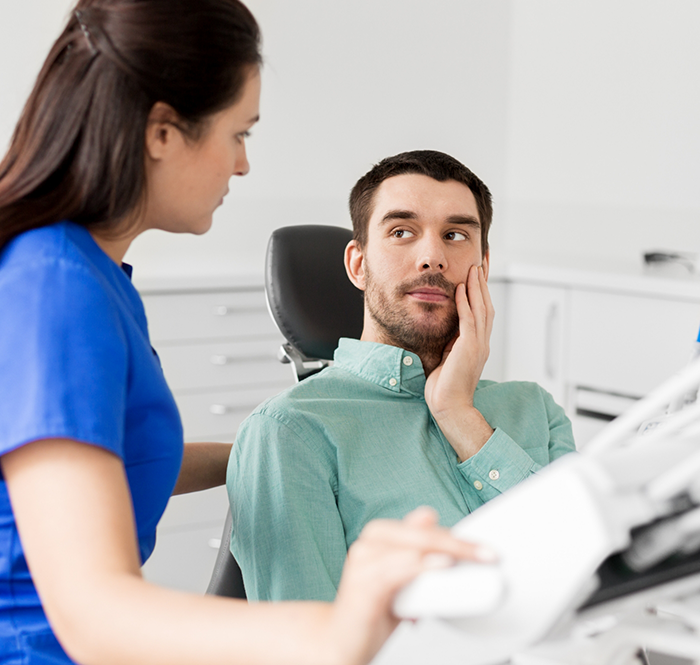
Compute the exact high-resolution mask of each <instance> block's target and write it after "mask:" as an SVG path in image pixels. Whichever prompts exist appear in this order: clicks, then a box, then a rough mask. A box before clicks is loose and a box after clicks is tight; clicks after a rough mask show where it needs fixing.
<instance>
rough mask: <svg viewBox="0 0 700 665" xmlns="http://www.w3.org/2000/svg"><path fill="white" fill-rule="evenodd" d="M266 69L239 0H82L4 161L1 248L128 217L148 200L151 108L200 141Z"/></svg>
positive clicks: (51, 56) (0, 194) (52, 53)
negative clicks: (42, 233)
mask: <svg viewBox="0 0 700 665" xmlns="http://www.w3.org/2000/svg"><path fill="white" fill-rule="evenodd" d="M260 62H261V56H260V31H259V28H258V25H257V23H256V21H255V18H254V17H253V15H252V14H251V13H250V11H249V10H248V9H247V8H246V7H245V6H244V5H243V4H241V3H240V2H239V1H238V0H79V2H78V4H77V6H76V8H75V11H73V13H72V14H71V16H70V19H69V20H68V25H67V26H66V28H65V29H64V30H63V32H62V33H61V35H60V37H59V38H58V39H57V40H56V42H55V44H54V45H53V47H52V49H51V51H50V53H49V56H48V58H47V59H46V62H45V63H44V66H43V67H42V69H41V72H40V73H39V76H38V78H37V81H36V84H35V85H34V89H33V90H32V93H31V95H30V96H29V99H28V101H27V103H26V105H25V107H24V110H23V112H22V115H21V117H20V119H19V122H18V124H17V127H16V129H15V132H14V135H13V137H12V141H11V143H10V148H9V151H8V153H7V155H6V156H5V158H4V160H3V161H2V162H1V163H0V248H2V246H4V245H5V244H6V243H7V241H8V240H10V239H11V238H13V237H14V236H16V235H18V234H19V233H22V232H23V231H26V230H29V229H32V228H38V227H41V226H46V225H47V224H52V223H54V222H56V221H59V220H62V219H70V220H72V221H74V222H76V223H78V224H82V225H83V226H92V225H96V224H109V223H110V221H115V220H120V219H123V218H124V217H125V216H126V215H127V213H129V212H130V211H132V210H134V209H135V207H136V206H137V205H138V204H139V203H140V201H141V200H142V195H143V192H144V186H145V178H146V176H145V155H144V146H145V133H146V125H147V121H148V117H149V113H150V111H151V109H152V108H153V105H154V104H155V103H156V102H164V103H166V104H168V105H170V106H171V107H172V108H173V109H174V110H175V111H176V113H177V114H178V120H177V126H178V128H179V129H180V130H182V131H183V132H184V133H185V134H186V136H188V137H189V138H192V139H197V138H198V137H199V136H200V135H201V133H202V131H203V130H204V129H205V125H206V120H207V119H208V117H209V116H211V115H212V114H213V113H216V112H217V111H220V110H222V109H224V108H226V107H227V106H229V105H230V104H232V103H234V102H236V101H237V100H238V98H239V97H240V96H241V94H242V91H243V87H244V85H245V82H246V80H247V78H248V76H249V75H250V71H251V68H252V67H256V66H258V65H259V64H260Z"/></svg>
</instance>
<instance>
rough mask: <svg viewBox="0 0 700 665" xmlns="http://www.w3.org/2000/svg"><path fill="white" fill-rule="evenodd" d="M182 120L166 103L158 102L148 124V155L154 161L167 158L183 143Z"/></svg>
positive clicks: (146, 138) (152, 110)
mask: <svg viewBox="0 0 700 665" xmlns="http://www.w3.org/2000/svg"><path fill="white" fill-rule="evenodd" d="M180 122H181V118H180V116H179V115H178V113H177V111H176V110H175V109H174V108H173V107H172V106H170V105H169V104H166V103H165V102H156V103H155V104H154V105H153V108H152V109H151V111H150V113H149V114H148V121H147V124H146V137H145V142H146V146H145V147H146V154H147V155H148V156H149V157H150V158H151V159H153V160H156V161H157V160H161V159H163V158H165V157H166V156H167V154H168V153H169V151H170V150H171V149H172V148H173V146H174V145H176V144H179V143H181V142H182V141H183V136H182V132H181V131H180V129H178V124H179V123H180Z"/></svg>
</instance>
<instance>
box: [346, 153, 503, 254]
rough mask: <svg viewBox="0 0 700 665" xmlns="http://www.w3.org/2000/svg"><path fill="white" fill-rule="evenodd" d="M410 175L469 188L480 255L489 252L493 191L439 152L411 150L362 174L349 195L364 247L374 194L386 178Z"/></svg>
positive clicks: (356, 230)
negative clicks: (476, 219)
mask: <svg viewBox="0 0 700 665" xmlns="http://www.w3.org/2000/svg"><path fill="white" fill-rule="evenodd" d="M407 173H416V174H418V175H427V176H428V177H429V178H433V179H434V180H438V181H440V182H444V181H445V180H456V181H457V182H461V183H462V184H463V185H466V186H467V187H469V189H470V190H471V193H472V194H473V195H474V199H476V208H477V210H478V212H479V221H480V222H481V254H482V256H483V255H485V254H486V252H487V251H488V249H489V240H488V238H489V228H490V227H491V218H492V217H493V207H492V205H491V192H489V189H488V187H487V186H486V185H485V184H484V183H483V182H481V180H479V178H477V177H476V176H475V175H474V174H473V173H472V172H471V171H470V170H469V169H468V168H467V167H466V166H464V164H462V163H461V162H459V161H457V160H456V159H455V158H454V157H450V155H446V154H445V153H444V152H438V151H437V150H412V151H410V152H402V153H400V154H398V155H394V156H393V157H387V158H386V159H383V160H382V161H381V162H379V164H376V165H375V166H374V167H372V169H371V170H370V171H368V172H367V173H366V174H365V175H363V176H362V177H361V178H360V179H359V180H358V181H357V183H356V184H355V186H354V187H353V188H352V192H350V218H351V219H352V228H353V234H354V235H353V237H354V239H355V241H356V242H357V244H358V245H359V246H360V247H361V248H363V247H365V245H366V244H367V226H368V224H369V218H370V217H371V216H372V210H373V208H374V194H375V192H376V191H377V189H378V188H379V185H381V184H382V183H383V182H384V181H385V180H386V179H387V178H392V177H393V176H397V175H404V174H407Z"/></svg>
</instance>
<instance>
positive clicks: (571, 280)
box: [503, 270, 700, 448]
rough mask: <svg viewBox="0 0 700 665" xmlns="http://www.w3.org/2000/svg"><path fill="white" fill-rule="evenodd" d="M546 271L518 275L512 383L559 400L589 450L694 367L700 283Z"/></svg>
mask: <svg viewBox="0 0 700 665" xmlns="http://www.w3.org/2000/svg"><path fill="white" fill-rule="evenodd" d="M544 272H545V271H543V270H540V271H539V274H538V275H537V280H532V281H530V279H529V276H528V275H522V274H521V275H519V274H518V271H513V272H511V274H510V275H509V276H508V279H507V285H508V289H507V297H506V301H507V307H506V320H507V322H506V328H507V330H506V334H505V344H504V347H503V353H504V356H505V372H504V377H505V378H506V379H508V380H528V381H536V382H537V383H539V384H540V385H542V386H543V387H544V388H545V389H546V390H548V391H549V392H550V393H552V395H553V396H554V398H555V400H556V401H557V402H558V403H559V404H561V405H562V406H563V407H564V408H565V409H566V411H567V413H568V415H569V417H570V418H571V420H572V423H573V427H574V435H575V438H576V442H577V446H578V447H579V448H580V447H581V446H583V445H585V443H587V442H588V441H589V440H590V439H591V438H592V437H593V436H594V435H595V434H596V433H597V432H598V431H599V430H600V429H602V428H603V427H605V425H606V424H607V423H608V422H609V421H610V420H612V419H613V418H614V417H615V416H617V415H619V414H620V413H622V412H623V411H624V410H626V409H627V408H628V407H629V406H630V405H631V404H633V403H634V401H636V400H637V399H638V398H640V397H642V396H644V395H646V394H647V393H648V392H649V391H650V390H652V389H653V388H654V387H656V386H657V385H659V384H660V383H662V382H663V381H664V380H665V379H667V378H668V377H669V376H671V374H673V373H674V372H675V371H677V370H678V369H680V368H681V367H683V366H684V365H685V364H686V363H687V362H688V360H689V358H690V352H691V348H692V343H693V341H694V340H695V338H696V337H697V333H698V326H699V325H700V283H697V284H693V283H689V282H687V281H683V282H680V283H674V282H673V281H672V280H656V279H654V278H651V277H647V276H643V275H638V276H637V278H636V279H634V280H632V279H627V280H626V281H625V280H620V279H619V278H617V277H616V276H615V275H609V276H605V275H601V274H600V273H595V274H590V275H587V274H586V273H574V272H573V271H568V272H567V273H562V271H552V273H551V280H550V283H548V282H547V279H546V274H544ZM606 278H607V279H606Z"/></svg>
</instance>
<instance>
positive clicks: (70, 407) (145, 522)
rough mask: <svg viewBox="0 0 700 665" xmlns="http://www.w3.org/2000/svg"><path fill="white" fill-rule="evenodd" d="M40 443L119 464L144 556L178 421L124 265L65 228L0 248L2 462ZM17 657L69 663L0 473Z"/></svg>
mask: <svg viewBox="0 0 700 665" xmlns="http://www.w3.org/2000/svg"><path fill="white" fill-rule="evenodd" d="M46 438H67V439H74V440H76V441H80V442H84V443H85V444H88V445H95V446H99V447H101V448H104V449H106V450H109V451H110V452H113V453H115V454H116V455H118V456H119V457H120V458H121V459H122V460H123V461H124V466H125V469H126V474H127V478H128V482H129V487H130V490H131V495H132V499H133V504H134V512H135V517H136V528H137V534H138V542H139V547H140V552H141V559H142V561H145V560H146V559H147V558H148V556H149V555H150V554H151V552H152V551H153V548H154V546H155V537H156V525H157V524H158V520H159V519H160V517H161V515H162V514H163V511H164V510H165V506H166V504H167V502H168V498H169V497H170V495H171V493H172V490H173V487H174V486H175V481H176V480H177V476H178V473H179V469H180V464H181V462H182V452H183V434H182V425H181V422H180V417H179V414H178V411H177V407H176V405H175V401H174V400H173V397H172V393H171V392H170V390H169V388H168V386H167V384H166V382H165V379H164V377H163V372H162V370H161V367H160V362H159V360H158V357H157V356H156V354H155V352H154V351H153V349H152V347H151V344H150V341H149V337H148V326H147V323H146V315H145V312H144V308H143V303H142V302H141V299H140V297H139V295H138V293H137V292H136V289H135V288H134V287H133V285H132V284H131V281H130V268H129V267H128V266H124V269H122V268H120V267H119V266H117V265H116V264H115V263H114V262H113V261H112V260H111V259H110V258H109V257H108V256H107V255H106V254H105V253H104V252H103V251H102V250H101V249H100V248H99V247H98V245H97V244H96V243H95V241H94V240H93V239H92V236H91V235H90V233H89V232H88V231H87V230H86V229H85V228H83V227H81V226H78V225H76V224H73V223H72V222H67V221H64V222H60V223H58V224H54V225H52V226H48V227H45V228H41V229H37V230H33V231H29V232H27V233H24V234H22V235H20V236H18V237H17V238H15V239H14V240H12V241H11V242H10V243H9V244H7V245H6V246H5V247H4V249H2V250H0V455H2V454H4V453H6V452H9V451H11V450H14V449H16V448H18V447H20V446H23V445H26V444H27V443H31V442H32V441H35V440H38V439H46ZM48 545H49V544H48V543H47V546H48ZM14 662H17V663H20V662H21V663H23V664H24V665H29V664H32V663H39V662H41V663H46V662H61V663H66V662H71V661H70V660H69V659H68V657H67V656H66V655H65V653H64V652H63V650H62V649H61V647H60V645H59V644H58V642H57V641H56V639H55V637H54V636H53V633H52V632H51V629H50V627H49V624H48V622H47V620H46V616H45V614H44V612H43V610H42V608H41V604H40V602H39V598H38V596H37V593H36V590H35V588H34V585H33V583H32V579H31V576H30V574H29V571H28V569H27V564H26V561H25V558H24V553H23V550H22V544H21V542H20V540H19V536H18V534H17V528H16V525H15V520H14V516H13V513H12V508H11V506H10V501H9V497H8V494H7V487H6V484H5V480H4V478H2V475H1V474H0V663H14Z"/></svg>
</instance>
